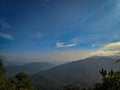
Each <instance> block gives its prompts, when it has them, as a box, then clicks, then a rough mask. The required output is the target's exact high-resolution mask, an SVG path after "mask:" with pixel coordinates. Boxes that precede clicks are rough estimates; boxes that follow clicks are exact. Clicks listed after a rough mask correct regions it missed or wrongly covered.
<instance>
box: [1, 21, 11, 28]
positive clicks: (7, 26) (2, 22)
mask: <svg viewBox="0 0 120 90" xmlns="http://www.w3.org/2000/svg"><path fill="white" fill-rule="evenodd" d="M0 26H1V27H2V28H3V29H11V28H12V26H11V25H10V24H9V23H8V22H6V21H4V20H0Z"/></svg>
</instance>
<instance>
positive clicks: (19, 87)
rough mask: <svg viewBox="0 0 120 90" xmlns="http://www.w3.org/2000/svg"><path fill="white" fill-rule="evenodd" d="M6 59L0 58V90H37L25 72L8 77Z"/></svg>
mask: <svg viewBox="0 0 120 90" xmlns="http://www.w3.org/2000/svg"><path fill="white" fill-rule="evenodd" d="M4 60H5V58H3V57H0V90H35V88H34V87H33V84H32V81H31V80H30V78H29V77H28V75H27V74H26V73H24V72H20V73H18V74H16V75H15V76H14V77H7V75H6V70H5V68H4V65H3V61H4Z"/></svg>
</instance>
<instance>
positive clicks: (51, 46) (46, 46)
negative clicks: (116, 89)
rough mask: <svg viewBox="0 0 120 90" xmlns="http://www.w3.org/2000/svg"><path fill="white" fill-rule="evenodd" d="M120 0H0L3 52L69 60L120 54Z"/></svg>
mask: <svg viewBox="0 0 120 90" xmlns="http://www.w3.org/2000/svg"><path fill="white" fill-rule="evenodd" d="M119 11H120V0H0V55H1V56H5V57H7V59H8V61H20V62H36V61H37V62H38V61H45V62H46V61H47V62H66V61H74V60H80V59H82V58H86V57H89V56H94V55H98V56H99V55H103V56H119V55H120V35H119V34H120V25H119V24H120V12H119Z"/></svg>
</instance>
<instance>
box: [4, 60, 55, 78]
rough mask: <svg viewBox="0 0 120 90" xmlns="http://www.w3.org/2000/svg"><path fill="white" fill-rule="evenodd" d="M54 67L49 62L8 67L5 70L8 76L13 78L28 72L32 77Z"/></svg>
mask: <svg viewBox="0 0 120 90" xmlns="http://www.w3.org/2000/svg"><path fill="white" fill-rule="evenodd" d="M52 67H54V65H53V64H51V63H48V62H32V63H27V64H23V65H8V66H6V67H5V68H6V71H7V75H9V76H12V75H15V74H17V73H19V72H26V73H27V74H29V75H32V74H35V73H37V72H40V71H43V70H46V69H50V68H52Z"/></svg>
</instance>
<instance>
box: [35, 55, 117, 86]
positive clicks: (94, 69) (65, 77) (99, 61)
mask: <svg viewBox="0 0 120 90" xmlns="http://www.w3.org/2000/svg"><path fill="white" fill-rule="evenodd" d="M115 61H116V59H115V58H110V57H98V56H95V57H89V58H86V59H83V60H78V61H73V62H69V63H66V64H63V65H60V66H56V67H54V68H51V69H49V70H45V71H41V72H39V73H37V74H35V75H36V76H37V78H39V75H40V76H44V78H47V79H49V80H51V81H53V82H55V83H57V84H59V86H62V85H67V84H75V85H77V84H78V85H80V86H82V87H86V86H89V85H91V84H94V83H96V82H98V81H100V79H101V76H100V74H99V70H100V69H101V68H104V69H106V70H110V69H113V70H118V68H119V65H116V64H115ZM35 75H34V76H35Z"/></svg>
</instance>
